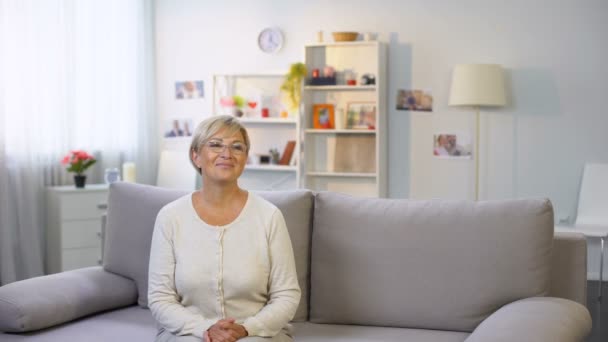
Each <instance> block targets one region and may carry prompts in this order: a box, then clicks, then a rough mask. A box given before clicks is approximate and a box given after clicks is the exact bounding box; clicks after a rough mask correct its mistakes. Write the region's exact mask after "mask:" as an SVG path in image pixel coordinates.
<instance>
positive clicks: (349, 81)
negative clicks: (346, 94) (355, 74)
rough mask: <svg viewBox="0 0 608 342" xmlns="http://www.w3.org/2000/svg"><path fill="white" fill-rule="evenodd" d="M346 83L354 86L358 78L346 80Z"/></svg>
mask: <svg viewBox="0 0 608 342" xmlns="http://www.w3.org/2000/svg"><path fill="white" fill-rule="evenodd" d="M346 84H348V85H352V86H354V85H357V80H348V81H346Z"/></svg>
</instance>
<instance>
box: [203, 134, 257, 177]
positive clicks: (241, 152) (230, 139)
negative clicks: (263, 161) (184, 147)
mask: <svg viewBox="0 0 608 342" xmlns="http://www.w3.org/2000/svg"><path fill="white" fill-rule="evenodd" d="M192 160H193V161H194V163H195V164H196V165H197V166H198V167H200V169H201V173H202V175H203V179H207V180H210V181H213V182H219V183H231V182H236V181H237V179H238V178H239V177H240V176H241V174H242V173H243V169H244V168H245V163H246V161H247V146H246V145H245V139H244V138H243V135H242V134H241V132H240V131H238V132H236V133H235V134H233V135H228V134H227V133H226V130H224V129H222V130H220V131H219V132H218V133H217V134H215V135H213V136H212V137H211V138H210V139H209V140H208V141H207V142H206V143H205V144H203V146H202V147H201V148H200V150H199V151H198V153H196V152H192Z"/></svg>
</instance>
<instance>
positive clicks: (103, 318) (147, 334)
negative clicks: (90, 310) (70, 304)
mask: <svg viewBox="0 0 608 342" xmlns="http://www.w3.org/2000/svg"><path fill="white" fill-rule="evenodd" d="M155 336H156V322H155V321H154V318H153V317H152V314H151V313H150V310H148V309H142V308H141V307H139V306H137V305H133V306H129V307H126V308H124V309H118V310H112V311H106V312H104V313H101V314H97V315H94V316H88V317H85V318H82V319H79V320H76V321H72V322H70V323H67V324H62V325H58V326H55V327H52V328H48V329H44V330H39V331H35V332H32V333H25V334H2V333H0V341H2V342H13V341H24V342H53V341H57V342H59V341H74V342H78V341H87V342H108V341H114V342H118V341H154V337H155Z"/></svg>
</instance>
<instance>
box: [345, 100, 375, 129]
mask: <svg viewBox="0 0 608 342" xmlns="http://www.w3.org/2000/svg"><path fill="white" fill-rule="evenodd" d="M346 128H347V129H376V103H375V102H349V103H348V105H347V107H346Z"/></svg>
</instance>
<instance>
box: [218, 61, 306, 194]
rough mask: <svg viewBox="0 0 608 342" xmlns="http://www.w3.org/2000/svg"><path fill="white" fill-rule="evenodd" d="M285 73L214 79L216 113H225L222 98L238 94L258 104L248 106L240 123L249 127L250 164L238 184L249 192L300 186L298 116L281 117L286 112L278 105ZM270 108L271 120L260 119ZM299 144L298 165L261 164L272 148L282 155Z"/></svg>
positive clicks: (226, 76)
mask: <svg viewBox="0 0 608 342" xmlns="http://www.w3.org/2000/svg"><path fill="white" fill-rule="evenodd" d="M283 80H284V75H283V74H279V73H276V74H229V75H215V76H214V77H213V113H214V114H216V115H217V114H228V113H227V112H226V113H224V112H223V110H224V108H223V107H221V105H220V99H221V97H222V96H229V95H230V96H232V95H239V96H241V97H243V98H245V99H246V100H250V99H251V100H253V101H255V102H257V105H256V108H255V110H253V109H251V108H249V109H247V107H246V108H245V110H244V112H245V113H244V116H243V117H241V118H240V119H239V120H240V121H241V123H242V124H243V125H244V126H245V127H246V128H247V132H248V133H249V138H250V140H251V151H250V152H249V162H248V164H247V165H246V166H245V171H244V173H243V175H242V176H241V178H240V179H239V185H240V186H241V187H243V188H245V189H248V190H293V189H296V188H298V186H299V184H300V168H299V167H298V166H299V165H300V160H299V159H300V153H298V151H299V150H300V147H299V146H300V145H299V144H300V143H299V139H298V135H299V131H300V122H299V119H298V117H297V115H292V116H289V117H286V118H283V117H280V112H281V111H282V110H283V109H284V108H282V107H281V104H280V103H279V102H278V101H279V99H280V86H281V84H282V83H283ZM263 107H267V108H269V111H270V113H269V114H270V116H269V117H261V108H263ZM290 140H293V141H296V147H295V149H294V152H293V153H294V155H295V157H294V158H295V159H294V162H295V165H274V164H259V156H260V155H268V154H269V150H270V149H271V148H276V149H278V151H279V153H281V154H282V153H283V150H284V149H285V146H286V145H287V142H288V141H290Z"/></svg>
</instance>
